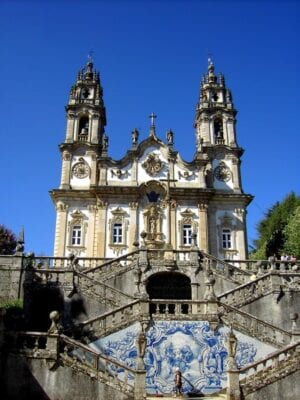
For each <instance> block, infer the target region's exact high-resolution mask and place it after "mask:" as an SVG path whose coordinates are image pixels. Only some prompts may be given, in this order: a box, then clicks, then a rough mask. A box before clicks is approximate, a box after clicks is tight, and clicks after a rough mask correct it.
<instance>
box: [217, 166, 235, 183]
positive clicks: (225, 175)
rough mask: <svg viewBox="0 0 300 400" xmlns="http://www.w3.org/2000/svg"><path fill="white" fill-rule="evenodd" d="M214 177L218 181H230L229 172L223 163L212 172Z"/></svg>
mask: <svg viewBox="0 0 300 400" xmlns="http://www.w3.org/2000/svg"><path fill="white" fill-rule="evenodd" d="M214 177H215V178H216V179H218V180H219V181H223V182H228V181H229V180H230V179H231V171H230V169H229V168H228V167H227V165H226V164H225V163H224V162H220V164H219V165H218V166H217V167H216V168H215V170H214Z"/></svg>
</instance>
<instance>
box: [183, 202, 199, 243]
mask: <svg viewBox="0 0 300 400" xmlns="http://www.w3.org/2000/svg"><path fill="white" fill-rule="evenodd" d="M180 215H181V217H182V219H181V220H180V221H179V222H178V227H179V233H180V246H181V247H187V246H191V245H192V234H193V232H196V231H197V227H198V224H197V222H196V221H195V214H194V213H193V212H192V210H190V209H189V208H187V209H186V210H184V211H182V212H181V213H180Z"/></svg>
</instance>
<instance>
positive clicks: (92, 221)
mask: <svg viewBox="0 0 300 400" xmlns="http://www.w3.org/2000/svg"><path fill="white" fill-rule="evenodd" d="M97 209H98V208H97V206H96V205H95V204H90V205H89V206H88V211H89V223H88V232H87V235H86V238H85V243H84V245H85V247H86V256H87V257H95V254H96V252H95V248H96V247H97V244H96V242H97V238H96V236H97V235H96V215H97Z"/></svg>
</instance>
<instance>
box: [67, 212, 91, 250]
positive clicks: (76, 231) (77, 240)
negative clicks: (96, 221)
mask: <svg viewBox="0 0 300 400" xmlns="http://www.w3.org/2000/svg"><path fill="white" fill-rule="evenodd" d="M70 217H71V219H70V221H69V222H68V244H69V246H68V247H69V248H74V247H77V248H78V247H80V248H81V250H82V248H83V247H84V242H85V235H86V230H87V223H86V222H85V219H86V217H85V215H84V214H83V213H82V212H81V211H80V210H75V211H74V212H72V214H71V215H70ZM81 250H80V251H81Z"/></svg>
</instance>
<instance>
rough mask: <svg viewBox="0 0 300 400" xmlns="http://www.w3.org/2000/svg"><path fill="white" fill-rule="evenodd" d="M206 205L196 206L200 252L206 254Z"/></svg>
mask: <svg viewBox="0 0 300 400" xmlns="http://www.w3.org/2000/svg"><path fill="white" fill-rule="evenodd" d="M207 211H208V205H207V203H199V204H198V213H199V246H200V250H202V251H204V252H206V253H207V252H208V251H209V249H208V216H207Z"/></svg>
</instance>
